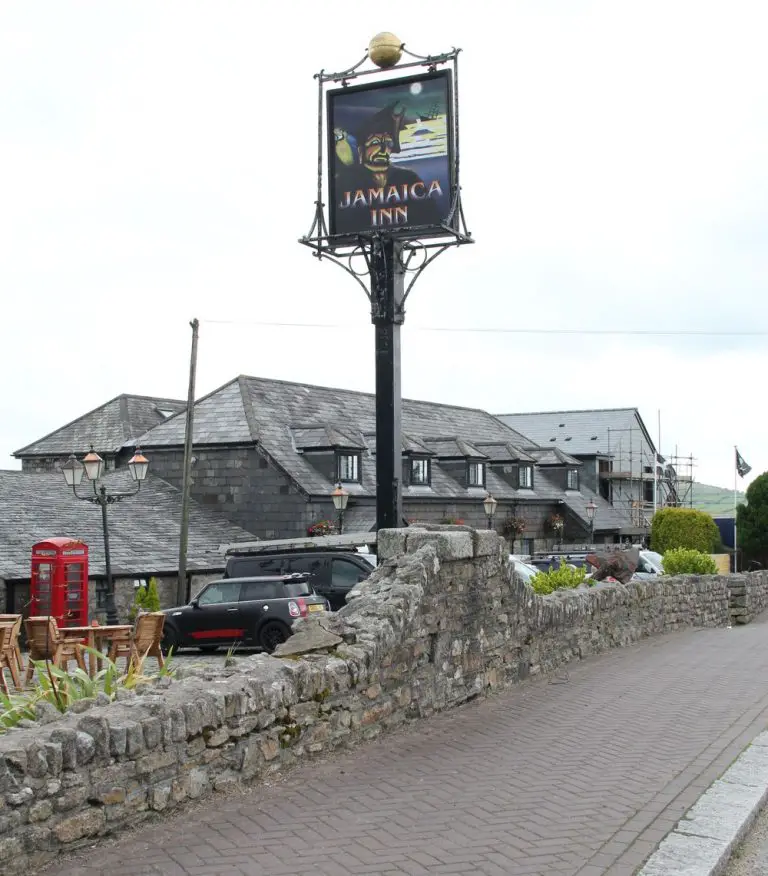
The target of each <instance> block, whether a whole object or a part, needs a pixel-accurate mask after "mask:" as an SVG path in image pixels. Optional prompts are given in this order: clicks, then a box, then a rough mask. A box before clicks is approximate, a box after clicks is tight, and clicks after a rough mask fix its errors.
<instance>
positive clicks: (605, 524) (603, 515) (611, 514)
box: [563, 491, 635, 532]
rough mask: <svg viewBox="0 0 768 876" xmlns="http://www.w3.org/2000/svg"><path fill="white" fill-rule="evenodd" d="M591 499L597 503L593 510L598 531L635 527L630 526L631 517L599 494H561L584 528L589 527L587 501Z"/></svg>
mask: <svg viewBox="0 0 768 876" xmlns="http://www.w3.org/2000/svg"><path fill="white" fill-rule="evenodd" d="M590 499H591V500H592V501H593V502H594V503H595V505H597V511H595V529H596V530H597V531H598V532H602V531H604V530H614V531H618V530H622V531H623V530H628V529H635V527H633V526H632V521H631V519H630V518H629V517H628V516H627V515H626V514H623V513H622V512H621V511H619V510H617V509H616V508H614V506H613V505H611V503H610V502H606V500H605V499H604V498H603V497H602V496H599V495H588V494H586V493H574V492H570V491H569V492H566V493H565V494H564V495H563V502H564V504H565V505H567V506H568V508H570V510H571V511H572V512H573V514H574V515H575V516H576V517H578V518H579V519H580V520H581V522H582V523H583V524H584V526H585V527H586V528H589V517H588V516H587V502H589V500H590Z"/></svg>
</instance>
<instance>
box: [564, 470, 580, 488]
mask: <svg viewBox="0 0 768 876" xmlns="http://www.w3.org/2000/svg"><path fill="white" fill-rule="evenodd" d="M565 488H566V489H567V490H578V489H579V470H578V469H577V468H569V469H568V479H567V481H566V484H565Z"/></svg>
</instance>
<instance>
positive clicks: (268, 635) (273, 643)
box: [259, 621, 291, 654]
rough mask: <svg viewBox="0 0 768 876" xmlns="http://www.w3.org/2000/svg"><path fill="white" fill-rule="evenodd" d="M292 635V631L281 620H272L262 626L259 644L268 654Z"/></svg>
mask: <svg viewBox="0 0 768 876" xmlns="http://www.w3.org/2000/svg"><path fill="white" fill-rule="evenodd" d="M290 635H291V631H290V630H289V629H288V627H286V626H285V624H281V623H280V622H279V621H270V622H269V623H267V624H264V626H263V627H262V628H261V632H260V633H259V644H260V645H261V647H262V648H263V649H264V650H265V651H266V652H267V653H268V654H271V653H272V652H273V651H274V650H275V648H277V646H278V645H280V644H282V643H283V642H284V641H285V640H286V639H287V638H288V637H289V636H290Z"/></svg>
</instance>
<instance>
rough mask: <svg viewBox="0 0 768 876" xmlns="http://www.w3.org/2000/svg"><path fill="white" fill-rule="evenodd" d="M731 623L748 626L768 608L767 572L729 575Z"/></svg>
mask: <svg viewBox="0 0 768 876" xmlns="http://www.w3.org/2000/svg"><path fill="white" fill-rule="evenodd" d="M728 587H729V591H730V603H731V622H732V623H734V624H748V623H749V622H750V621H752V620H753V619H754V618H755V617H756V616H757V615H758V614H760V612H762V611H765V609H766V608H768V570H762V571H760V572H746V573H744V574H743V575H729V576H728Z"/></svg>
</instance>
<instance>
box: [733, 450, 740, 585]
mask: <svg viewBox="0 0 768 876" xmlns="http://www.w3.org/2000/svg"><path fill="white" fill-rule="evenodd" d="M733 450H734V458H733V571H734V572H738V571H739V539H738V537H737V532H736V512H737V510H738V501H737V499H736V496H737V495H738V492H739V482H738V477H739V448H738V447H737V446H736V445H735V444H734V446H733Z"/></svg>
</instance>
